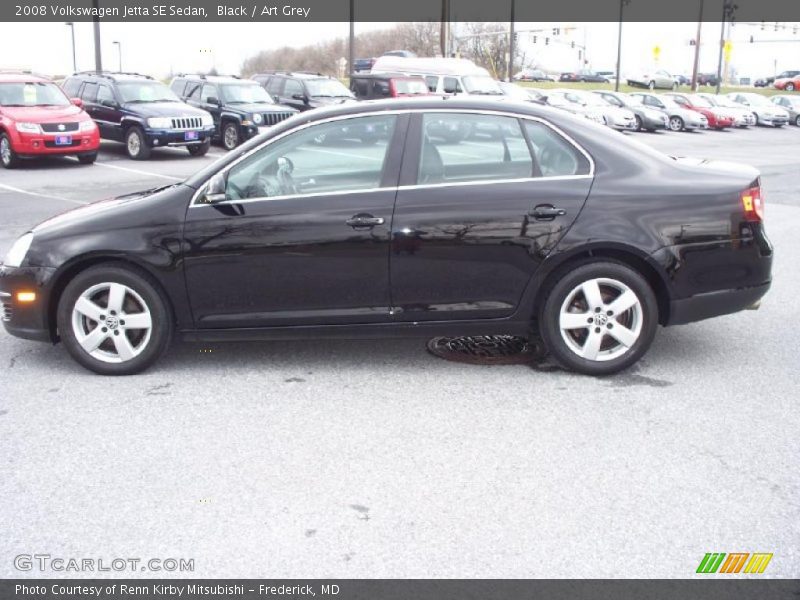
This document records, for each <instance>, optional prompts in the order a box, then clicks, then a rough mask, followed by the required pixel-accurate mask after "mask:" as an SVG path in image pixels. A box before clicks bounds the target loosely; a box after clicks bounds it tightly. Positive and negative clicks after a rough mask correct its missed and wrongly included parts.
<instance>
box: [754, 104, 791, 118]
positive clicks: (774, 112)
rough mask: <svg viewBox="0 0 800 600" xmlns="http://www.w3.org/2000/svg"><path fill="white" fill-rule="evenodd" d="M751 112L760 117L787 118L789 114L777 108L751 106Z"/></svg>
mask: <svg viewBox="0 0 800 600" xmlns="http://www.w3.org/2000/svg"><path fill="white" fill-rule="evenodd" d="M751 108H752V109H753V112H755V113H758V114H760V115H769V116H772V117H788V116H789V113H787V112H786V111H785V110H783V109H782V108H780V107H779V106H753V107H751Z"/></svg>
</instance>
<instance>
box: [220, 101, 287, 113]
mask: <svg viewBox="0 0 800 600" xmlns="http://www.w3.org/2000/svg"><path fill="white" fill-rule="evenodd" d="M230 108H231V109H234V110H241V111H243V112H249V113H269V112H276V113H277V112H281V113H285V112H291V113H294V112H297V110H296V109H294V108H291V107H289V106H283V105H282V104H271V103H269V102H253V103H251V104H231V105H230Z"/></svg>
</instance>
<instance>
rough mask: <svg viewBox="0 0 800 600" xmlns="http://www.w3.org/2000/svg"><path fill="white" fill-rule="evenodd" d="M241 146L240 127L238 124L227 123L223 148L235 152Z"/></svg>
mask: <svg viewBox="0 0 800 600" xmlns="http://www.w3.org/2000/svg"><path fill="white" fill-rule="evenodd" d="M238 145H239V126H238V125H237V124H236V123H231V122H229V123H226V124H225V126H224V127H223V128H222V146H223V147H224V148H225V150H233V149H234V148H236V146H238Z"/></svg>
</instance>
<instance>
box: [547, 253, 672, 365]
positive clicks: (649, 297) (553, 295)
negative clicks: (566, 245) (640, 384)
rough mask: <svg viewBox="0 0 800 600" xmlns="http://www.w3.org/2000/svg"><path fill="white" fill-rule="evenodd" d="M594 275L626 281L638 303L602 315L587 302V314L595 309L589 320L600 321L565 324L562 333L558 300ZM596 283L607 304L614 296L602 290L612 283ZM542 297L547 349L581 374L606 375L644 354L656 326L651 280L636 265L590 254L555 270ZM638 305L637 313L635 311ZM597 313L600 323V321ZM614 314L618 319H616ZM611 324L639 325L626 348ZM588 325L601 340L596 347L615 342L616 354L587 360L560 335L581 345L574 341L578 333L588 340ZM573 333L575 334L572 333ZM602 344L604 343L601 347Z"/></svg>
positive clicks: (569, 295) (611, 346)
mask: <svg viewBox="0 0 800 600" xmlns="http://www.w3.org/2000/svg"><path fill="white" fill-rule="evenodd" d="M596 279H603V280H607V281H614V282H616V283H620V284H622V285H623V286H625V287H627V289H628V290H629V291H632V292H633V293H634V294H635V296H636V299H637V300H638V308H636V307H635V308H631V309H629V310H625V311H623V312H622V313H620V314H619V315H613V314H612V315H610V316H609V315H606V312H605V311H604V310H600V311H599V312H598V313H594V312H592V311H590V310H589V308H588V307H587V308H586V314H587V315H595V314H596V315H598V316H597V317H592V318H593V320H594V319H595V318H596V319H597V320H598V321H597V323H599V326H597V324H593V325H592V326H591V327H590V326H589V325H587V326H586V327H585V328H583V329H580V328H575V329H570V330H569V333H564V335H562V330H561V327H560V319H561V309H562V306H563V305H564V304H565V303H566V302H567V301H568V300H569V299H570V298H575V296H573V292H574V290H575V289H576V288H577V287H578V286H580V285H582V284H583V283H585V282H590V281H592V280H596ZM601 285H605V284H601ZM598 289H601V295H602V300H603V302H604V303H607V304H606V305H604V306H606V307H607V306H608V304H610V303H611V302H612V301H613V299H614V298H613V296H612V295H609V296H608V299H607V298H606V295H605V294H606V293H609V294H611V291H612V290H613V288H605V287H600V288H598ZM543 298H544V300H543V302H542V303H541V305H540V309H539V314H538V321H539V332H540V334H541V336H542V340H543V342H544V344H545V346H546V347H547V350H548V351H549V352H550V354H551V356H552V357H553V359H554V360H555V361H556V362H557V363H558V364H560V365H561V366H562V367H564V368H566V369H569V370H571V371H576V372H578V373H583V374H585V375H610V374H612V373H617V372H619V371H622V370H623V369H627V368H628V367H630V366H631V365H633V364H634V363H636V362H637V361H638V360H639V359H640V358H641V357H642V356H644V354H645V353H646V352H647V350H648V348H650V345H651V344H652V342H653V338H654V337H655V333H656V329H657V327H658V302H657V300H656V296H655V293H654V292H653V290H652V289H651V288H650V285H649V284H648V283H647V281H646V280H645V278H644V277H642V275H641V274H639V273H638V272H637V271H635V270H634V269H632V268H631V267H629V266H627V265H625V264H623V263H620V262H616V261H613V260H609V259H606V260H600V259H593V260H589V261H587V262H583V263H579V264H577V265H570V266H569V268H565V269H563V270H560V271H559V272H558V273H557V274H556V275H554V276H553V277H552V278H551V279H550V280H549V282H548V285H547V287H546V289H545V293H544V295H543ZM637 310H638V313H637V314H636V315H634V313H635V312H636V311H637ZM579 313H580V311H579ZM601 318H602V323H600V319H601ZM617 319H621V321H618V320H617ZM581 320H582V319H581ZM587 323H588V319H587ZM603 323H605V328H603ZM615 324H616V325H617V326H618V327H620V326H621V325H627V326H630V327H631V330H633V329H636V328H638V331H639V333H638V336H637V337H636V338H635V342H633V343H632V344H631V345H630V346H629V347H627V346H626V348H627V349H625V350H621V346H622V345H623V344H620V343H619V342H617V340H616V337H614V333H615V332H614V328H613V327H614V325H615ZM592 330H594V332H595V334H594V335H599V339H600V340H601V343H602V346H599V348H600V349H601V352H614V348H618V349H620V352H621V353H620V354H619V355H618V356H616V357H614V356H613V355H611V356H610V357H609V358H608V360H590V359H587V358H584V357H583V356H580V355H579V354H578V351H577V350H576V349H574V347H571V346H570V345H568V342H567V341H566V340H565V337H569V339H571V340H572V339H575V340H576V341H575V342H574V343H575V347H577V346H579V345H580V344H579V343H578V342H579V339H580V336H581V335H584V334H585V336H586V337H585V338H584V339H585V342H584V343H585V344H587V345H588V343H589V342H588V336H590V335H592ZM629 331H630V330H629ZM571 332H575V333H574V334H573V333H571ZM616 332H618V333H621V330H620V329H617V330H616ZM573 335H574V336H575V338H573V337H572V336H573ZM607 345H608V346H609V348H607V349H605V350H602V348H604V347H605V346H607Z"/></svg>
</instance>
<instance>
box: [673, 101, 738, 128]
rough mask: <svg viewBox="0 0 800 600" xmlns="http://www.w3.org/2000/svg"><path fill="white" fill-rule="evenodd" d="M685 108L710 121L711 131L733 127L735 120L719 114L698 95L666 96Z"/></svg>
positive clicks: (709, 103)
mask: <svg viewBox="0 0 800 600" xmlns="http://www.w3.org/2000/svg"><path fill="white" fill-rule="evenodd" d="M666 95H667V96H669V97H670V98H672V99H673V100H675V102H677V103H678V104H680V105H681V106H682V107H684V108H688V109H689V110H693V111H696V112H699V113H700V114H702V115H705V117H706V119H708V126H709V128H711V129H725V128H727V127H733V124H734V118H733V117H731V116H729V115H727V114H723V113H721V112H719V111H718V110H716V109H715V106H714V105H713V104H711V102H709V101H708V100H706V99H705V98H703V97H702V96H698V95H697V94H666Z"/></svg>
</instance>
